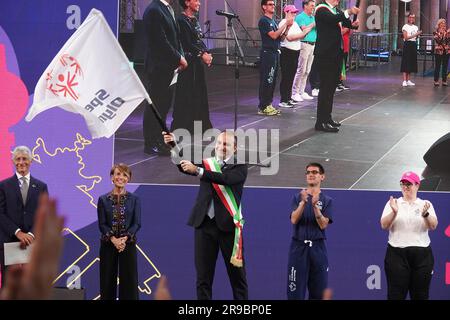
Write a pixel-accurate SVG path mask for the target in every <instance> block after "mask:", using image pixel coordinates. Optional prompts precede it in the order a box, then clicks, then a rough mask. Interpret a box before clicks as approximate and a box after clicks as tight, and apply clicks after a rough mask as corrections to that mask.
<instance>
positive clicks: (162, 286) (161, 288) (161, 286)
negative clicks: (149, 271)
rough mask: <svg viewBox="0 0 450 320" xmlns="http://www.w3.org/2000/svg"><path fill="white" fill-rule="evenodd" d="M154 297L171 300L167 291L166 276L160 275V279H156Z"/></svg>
mask: <svg viewBox="0 0 450 320" xmlns="http://www.w3.org/2000/svg"><path fill="white" fill-rule="evenodd" d="M154 299H155V300H172V296H171V295H170V291H169V286H168V282H167V278H166V276H165V275H162V276H161V279H159V281H158V284H157V286H156V291H155V298H154Z"/></svg>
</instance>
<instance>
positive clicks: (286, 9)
mask: <svg viewBox="0 0 450 320" xmlns="http://www.w3.org/2000/svg"><path fill="white" fill-rule="evenodd" d="M299 11H300V10H298V9H297V8H296V7H295V6H294V5H293V4H288V5H287V6H285V7H284V12H291V13H297V12H299Z"/></svg>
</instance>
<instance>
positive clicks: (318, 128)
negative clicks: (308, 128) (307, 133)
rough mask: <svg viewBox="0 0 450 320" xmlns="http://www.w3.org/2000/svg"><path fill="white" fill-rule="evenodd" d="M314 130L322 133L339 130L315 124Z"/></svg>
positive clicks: (324, 124) (328, 125) (325, 124)
mask: <svg viewBox="0 0 450 320" xmlns="http://www.w3.org/2000/svg"><path fill="white" fill-rule="evenodd" d="M314 128H315V129H316V130H318V131H324V132H339V128H336V127H333V126H332V125H331V124H329V123H316V125H315V126H314Z"/></svg>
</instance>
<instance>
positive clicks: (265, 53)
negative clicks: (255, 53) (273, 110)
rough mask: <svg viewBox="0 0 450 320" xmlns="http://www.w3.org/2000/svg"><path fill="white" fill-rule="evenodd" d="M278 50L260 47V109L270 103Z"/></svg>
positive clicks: (274, 82)
mask: <svg viewBox="0 0 450 320" xmlns="http://www.w3.org/2000/svg"><path fill="white" fill-rule="evenodd" d="M278 56H279V53H278V51H272V50H266V49H262V50H261V53H260V61H261V65H260V66H259V68H260V70H259V106H258V108H259V109H260V110H264V108H265V107H267V106H269V105H271V104H272V100H273V92H274V91H275V85H276V83H277V72H278Z"/></svg>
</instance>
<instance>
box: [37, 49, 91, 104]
mask: <svg viewBox="0 0 450 320" xmlns="http://www.w3.org/2000/svg"><path fill="white" fill-rule="evenodd" d="M59 63H60V64H59V65H58V69H57V70H56V71H55V70H51V71H50V72H47V75H46V78H45V80H47V85H48V86H47V89H48V90H50V91H51V92H53V94H54V95H55V96H59V95H60V94H62V95H63V96H64V98H67V96H69V97H70V98H72V99H73V100H75V101H76V100H78V98H79V96H78V94H77V93H76V91H75V87H76V86H78V82H77V78H78V77H79V76H81V77H83V71H82V70H81V67H80V64H79V63H78V61H77V59H75V58H74V57H71V56H70V55H68V54H63V55H62V56H61V58H59ZM54 74H56V76H54Z"/></svg>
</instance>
